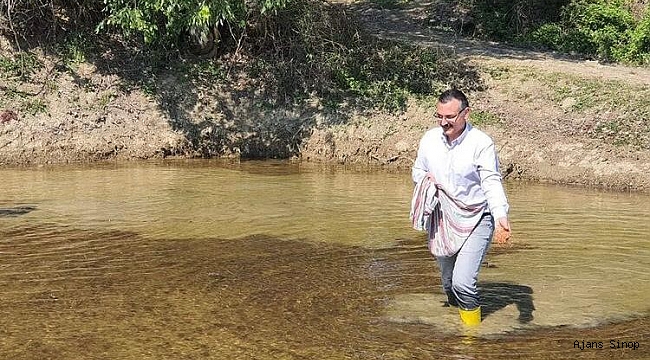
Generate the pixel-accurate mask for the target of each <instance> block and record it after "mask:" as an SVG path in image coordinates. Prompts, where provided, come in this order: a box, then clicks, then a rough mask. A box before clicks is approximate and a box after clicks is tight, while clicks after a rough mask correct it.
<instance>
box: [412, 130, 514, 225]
mask: <svg viewBox="0 0 650 360" xmlns="http://www.w3.org/2000/svg"><path fill="white" fill-rule="evenodd" d="M427 172H430V173H432V174H433V175H434V176H435V178H436V183H437V184H439V185H441V186H442V188H443V189H444V190H445V191H446V193H447V194H448V195H449V196H450V197H452V198H453V199H455V200H457V201H460V202H462V203H464V204H465V205H471V206H481V205H482V206H485V207H486V209H487V210H488V211H489V212H490V213H492V216H493V217H494V219H495V220H496V219H499V218H502V217H505V216H507V215H508V209H509V207H508V200H507V198H506V194H505V191H504V190H503V184H502V183H501V173H500V172H499V159H498V157H497V153H496V149H495V146H494V142H493V141H492V139H491V138H490V137H489V136H488V135H487V134H485V133H484V132H482V131H480V130H479V129H476V128H474V127H472V126H471V124H470V123H467V125H466V126H465V130H464V131H463V133H462V134H461V135H460V136H459V137H458V138H457V139H456V140H454V141H452V142H451V143H449V142H448V141H447V138H446V137H445V135H444V134H443V132H442V128H441V127H436V128H433V129H431V130H429V131H427V132H426V133H425V134H424V136H423V137H422V140H420V146H419V148H418V154H417V158H416V159H415V163H414V164H413V169H412V174H411V175H412V178H413V181H414V182H415V183H416V184H417V183H419V182H420V181H421V180H422V178H423V177H424V176H426V174H427Z"/></svg>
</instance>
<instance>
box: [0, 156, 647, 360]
mask: <svg viewBox="0 0 650 360" xmlns="http://www.w3.org/2000/svg"><path fill="white" fill-rule="evenodd" d="M0 176H2V179H3V182H2V186H3V191H2V192H1V193H0V194H1V195H0V222H1V224H2V227H1V230H0V257H1V259H2V261H0V294H1V297H0V335H1V336H0V338H1V339H2V340H1V341H0V354H4V355H5V356H3V358H23V359H42V358H52V359H70V358H75V359H84V358H88V359H98V358H116V359H117V358H120V359H130V358H150V359H161V358H169V359H180V358H201V359H203V358H211V359H212V358H214V359H225V358H232V359H278V358H285V359H303V358H304V359H347V358H359V359H380V358H384V359H412V358H446V357H449V358H466V359H474V358H475V359H484V358H494V359H505V358H512V357H513V356H515V357H518V356H521V357H523V358H558V357H572V358H575V357H577V358H601V357H615V358H619V357H625V358H646V357H647V356H648V354H650V350H649V349H648V348H649V347H650V341H649V333H650V331H649V328H650V327H649V325H648V321H647V319H648V318H647V316H648V312H649V309H650V306H649V305H648V303H649V300H650V275H649V274H648V272H647V269H648V268H650V266H649V265H650V245H649V243H648V234H650V222H648V221H647V219H648V218H650V216H649V215H650V209H649V207H648V206H647V204H648V200H650V199H649V197H648V196H645V195H640V194H628V193H608V192H602V191H596V190H588V189H580V188H571V187H558V186H548V185H533V184H520V183H508V184H507V193H508V196H509V199H510V203H511V222H512V225H513V228H514V231H515V233H514V245H513V246H512V247H511V248H508V249H502V248H493V249H491V251H490V254H489V255H488V257H487V262H486V264H485V267H484V268H483V269H482V270H481V277H480V286H481V288H482V291H483V298H484V299H483V302H484V314H485V315H486V316H485V318H484V322H483V324H482V325H481V327H480V328H479V329H476V330H474V331H472V332H471V333H468V332H467V331H466V329H464V328H463V327H462V326H460V325H459V324H458V317H457V313H456V312H455V311H454V310H453V309H450V308H444V307H442V306H441V304H442V300H443V297H442V295H441V292H440V289H439V280H438V273H437V269H436V264H435V262H434V261H433V259H432V258H431V256H430V255H429V254H428V252H427V249H426V247H425V245H424V238H423V234H421V233H418V232H415V231H414V230H412V229H411V228H410V227H409V222H408V205H409V201H410V196H411V190H412V184H411V182H410V179H409V177H408V174H394V173H386V172H380V171H360V170H358V169H346V168H343V167H340V168H332V167H319V166H316V165H305V164H291V163H284V162H243V163H224V162H215V161H189V162H164V163H141V164H121V165H118V164H105V165H95V166H92V167H52V168H40V169H4V170H0ZM612 340H614V341H615V342H614V343H613V344H621V342H622V341H625V342H631V343H638V344H639V348H638V349H636V350H634V349H625V348H623V349H610V346H611V344H610V341H612ZM575 341H586V342H594V343H596V344H598V343H599V342H600V343H602V345H603V346H602V347H603V349H595V350H594V349H585V350H580V349H578V348H575V347H574V344H575Z"/></svg>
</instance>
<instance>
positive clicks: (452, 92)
mask: <svg viewBox="0 0 650 360" xmlns="http://www.w3.org/2000/svg"><path fill="white" fill-rule="evenodd" d="M454 99H455V100H458V101H460V109H459V110H461V111H462V110H465V108H468V107H469V101H467V96H465V94H463V92H462V91H460V90H458V89H449V90H445V91H444V92H443V93H442V94H440V96H439V97H438V102H440V103H441V104H446V103H448V102H450V101H452V100H454Z"/></svg>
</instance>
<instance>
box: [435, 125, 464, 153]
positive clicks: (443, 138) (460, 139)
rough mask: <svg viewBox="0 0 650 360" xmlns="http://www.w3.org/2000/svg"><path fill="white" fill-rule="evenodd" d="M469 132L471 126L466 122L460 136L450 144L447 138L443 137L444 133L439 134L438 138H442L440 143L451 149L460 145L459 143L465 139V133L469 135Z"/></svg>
mask: <svg viewBox="0 0 650 360" xmlns="http://www.w3.org/2000/svg"><path fill="white" fill-rule="evenodd" d="M470 130H472V125H471V124H470V123H469V122H466V123H465V130H463V132H462V133H461V134H460V136H459V137H457V138H456V140H454V141H452V142H451V143H449V142H448V141H447V137H446V136H445V133H444V132H442V133H441V134H440V137H441V138H442V141H443V142H444V143H445V145H446V146H447V147H448V148H450V149H451V148H453V147H455V146H456V145H458V144H460V143H461V142H463V140H464V139H465V138H466V137H467V133H469V131H470Z"/></svg>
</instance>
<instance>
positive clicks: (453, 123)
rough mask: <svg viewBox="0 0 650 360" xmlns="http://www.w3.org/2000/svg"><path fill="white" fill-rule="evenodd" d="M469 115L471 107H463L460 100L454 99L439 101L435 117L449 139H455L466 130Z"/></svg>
mask: <svg viewBox="0 0 650 360" xmlns="http://www.w3.org/2000/svg"><path fill="white" fill-rule="evenodd" d="M468 116H469V108H465V109H461V103H460V101H459V100H456V99H453V100H451V101H448V102H446V103H441V102H439V103H438V105H437V106H436V114H435V116H434V118H435V119H436V120H437V121H438V124H440V127H441V128H442V131H443V133H444V134H445V136H447V140H449V141H454V140H456V139H457V138H458V137H459V136H460V134H462V133H463V130H465V123H466V122H467V117H468Z"/></svg>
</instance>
